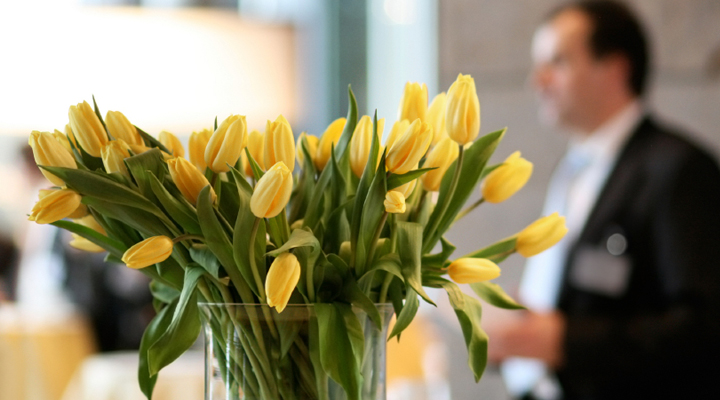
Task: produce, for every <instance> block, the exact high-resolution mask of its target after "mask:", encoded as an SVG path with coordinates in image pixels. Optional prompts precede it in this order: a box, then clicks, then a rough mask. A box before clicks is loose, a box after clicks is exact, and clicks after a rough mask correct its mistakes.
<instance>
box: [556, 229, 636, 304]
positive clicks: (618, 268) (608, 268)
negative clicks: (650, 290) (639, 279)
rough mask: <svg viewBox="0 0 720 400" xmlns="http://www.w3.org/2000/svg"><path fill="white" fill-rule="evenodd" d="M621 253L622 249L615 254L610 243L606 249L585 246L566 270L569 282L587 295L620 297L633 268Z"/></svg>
mask: <svg viewBox="0 0 720 400" xmlns="http://www.w3.org/2000/svg"><path fill="white" fill-rule="evenodd" d="M613 236H615V235H613ZM623 252H624V249H623V251H621V252H618V251H616V248H613V247H612V246H611V243H610V240H608V246H607V248H604V247H590V246H588V247H582V248H580V249H578V252H577V255H576V257H575V263H574V264H573V267H572V269H571V270H570V271H569V273H570V276H569V280H570V283H571V284H572V285H573V286H575V287H577V288H578V289H582V290H585V291H588V292H593V293H598V294H602V295H605V296H609V297H620V296H621V295H622V294H623V293H625V290H626V289H627V286H628V283H629V280H630V271H631V269H632V263H631V262H630V258H629V257H628V256H626V255H624V254H622V253H623ZM618 253H620V254H618Z"/></svg>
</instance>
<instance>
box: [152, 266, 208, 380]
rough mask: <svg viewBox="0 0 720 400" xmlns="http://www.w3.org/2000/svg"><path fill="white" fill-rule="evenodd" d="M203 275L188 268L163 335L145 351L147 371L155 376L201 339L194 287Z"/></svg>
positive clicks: (193, 268)
mask: <svg viewBox="0 0 720 400" xmlns="http://www.w3.org/2000/svg"><path fill="white" fill-rule="evenodd" d="M203 274H205V270H204V269H202V268H200V267H192V266H188V268H187V269H186V270H185V281H184V282H183V288H182V291H181V292H180V297H179V298H178V301H177V305H176V307H175V310H174V312H173V316H172V321H171V322H170V325H169V326H168V328H167V330H166V331H165V333H163V335H162V336H161V337H160V338H159V339H158V340H157V341H156V342H155V343H153V344H152V345H151V346H150V347H149V348H148V350H147V354H148V370H149V371H150V375H151V376H153V375H156V374H157V373H158V372H160V370H161V369H163V368H165V367H166V366H167V365H169V364H170V363H171V362H173V361H175V360H176V359H177V358H178V357H180V356H181V355H182V354H183V353H184V352H185V351H186V350H187V349H189V348H190V346H192V344H193V343H195V340H196V339H197V338H198V335H200V311H199V309H198V305H197V297H196V295H195V287H196V286H197V282H198V280H199V279H200V278H201V277H202V276H203Z"/></svg>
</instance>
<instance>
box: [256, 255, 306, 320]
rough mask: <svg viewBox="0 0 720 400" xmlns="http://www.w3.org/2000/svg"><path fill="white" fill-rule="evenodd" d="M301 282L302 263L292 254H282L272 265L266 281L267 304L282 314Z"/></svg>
mask: <svg viewBox="0 0 720 400" xmlns="http://www.w3.org/2000/svg"><path fill="white" fill-rule="evenodd" d="M299 280H300V262H299V261H298V259H297V257H295V255H294V254H292V253H282V254H280V255H279V256H278V257H277V258H276V259H275V260H274V261H273V262H272V264H270V269H269V270H268V274H267V278H266V279H265V293H267V304H268V305H269V306H270V307H275V310H277V312H279V313H280V312H282V311H283V310H284V309H285V306H287V303H288V301H289V300H290V296H291V295H292V292H293V290H295V286H297V283H298V281H299Z"/></svg>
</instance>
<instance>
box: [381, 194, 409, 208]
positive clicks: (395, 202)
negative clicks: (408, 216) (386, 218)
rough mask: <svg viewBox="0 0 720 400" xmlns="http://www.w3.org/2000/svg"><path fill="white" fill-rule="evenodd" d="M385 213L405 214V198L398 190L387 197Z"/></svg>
mask: <svg viewBox="0 0 720 400" xmlns="http://www.w3.org/2000/svg"><path fill="white" fill-rule="evenodd" d="M383 204H384V205H385V211H386V212H389V213H392V214H402V213H404V212H405V196H403V194H402V193H400V192H398V191H397V190H391V191H389V192H387V194H386V195H385V201H384V202H383Z"/></svg>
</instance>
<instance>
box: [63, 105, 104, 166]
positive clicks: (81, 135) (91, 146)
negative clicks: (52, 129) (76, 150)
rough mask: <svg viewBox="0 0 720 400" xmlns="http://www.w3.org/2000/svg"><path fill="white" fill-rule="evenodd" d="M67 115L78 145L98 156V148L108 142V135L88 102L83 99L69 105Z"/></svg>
mask: <svg viewBox="0 0 720 400" xmlns="http://www.w3.org/2000/svg"><path fill="white" fill-rule="evenodd" d="M68 117H69V118H70V126H71V128H72V131H73V133H74V134H75V139H76V140H77V141H78V143H79V144H80V147H82V148H83V150H85V152H86V153H88V154H90V155H91V156H93V157H100V150H101V149H102V147H103V146H104V145H105V144H106V143H107V142H108V136H107V133H105V127H103V124H102V122H100V118H98V116H97V115H95V112H94V111H93V109H92V108H91V107H90V104H88V103H87V101H83V102H82V103H78V104H77V105H75V106H70V111H68Z"/></svg>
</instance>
